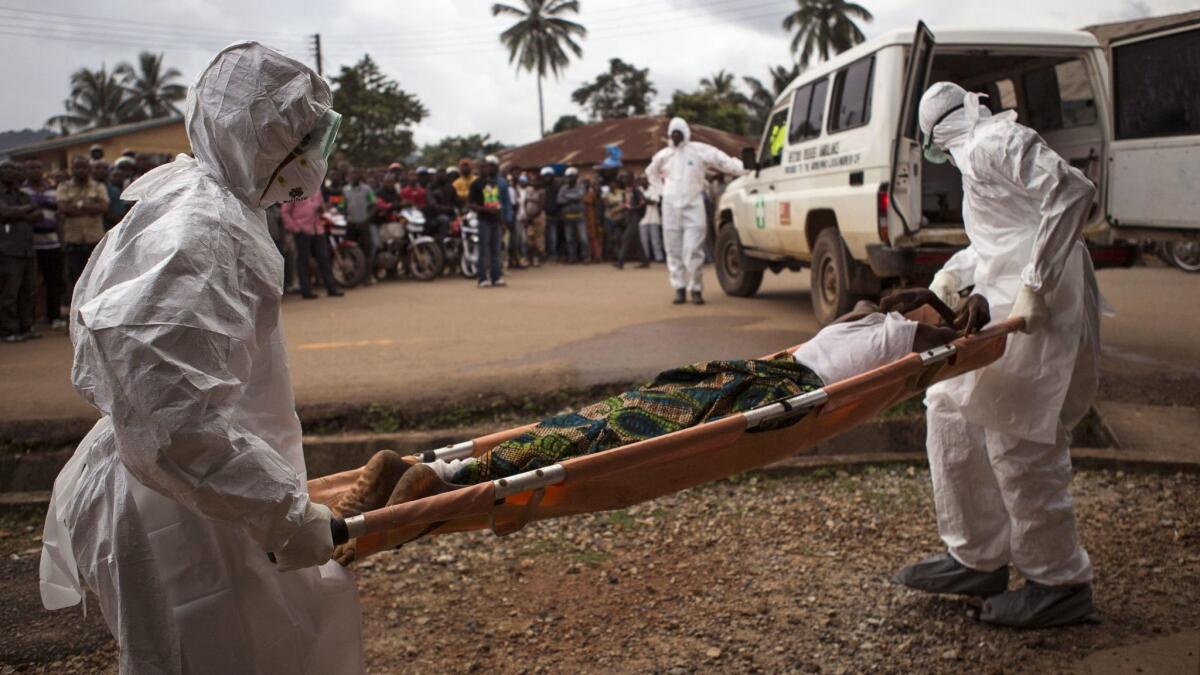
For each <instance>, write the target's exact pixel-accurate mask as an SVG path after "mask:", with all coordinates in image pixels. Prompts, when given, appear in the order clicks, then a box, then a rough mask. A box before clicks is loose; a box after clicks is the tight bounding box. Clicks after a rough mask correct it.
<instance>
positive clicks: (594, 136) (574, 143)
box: [496, 115, 755, 174]
mask: <svg viewBox="0 0 1200 675" xmlns="http://www.w3.org/2000/svg"><path fill="white" fill-rule="evenodd" d="M668 122H670V120H669V119H668V118H666V117H661V116H658V115H640V116H637V117H622V118H616V119H609V120H601V121H599V122H594V123H592V124H588V125H585V126H582V127H579V128H576V129H570V130H568V131H561V132H559V133H557V134H551V135H550V136H547V137H545V138H543V139H541V140H539V141H534V142H533V143H528V144H526V145H522V146H519V147H516V148H509V149H508V150H504V151H502V152H499V153H496V154H497V156H498V157H499V158H500V163H501V164H502V165H503V166H505V167H513V168H515V169H519V170H524V171H536V170H538V169H539V168H541V167H543V166H547V165H550V164H565V165H568V166H574V167H577V168H578V169H579V171H580V173H581V174H588V173H594V172H595V166H596V165H597V164H599V163H600V162H602V161H604V159H605V156H606V153H605V146H607V145H616V146H617V147H618V148H620V149H621V162H622V164H623V168H625V169H629V170H632V171H633V172H634V173H640V172H642V171H645V169H646V166H647V165H649V164H650V160H651V159H652V158H653V157H654V153H656V152H658V151H659V150H661V149H662V148H664V147H666V145H667V124H668ZM691 130H692V140H696V141H700V142H701V143H708V144H710V145H713V146H715V147H717V148H719V149H720V150H721V151H722V152H725V153H726V154H728V155H730V156H731V157H739V156H740V155H741V152H742V148H744V147H749V146H753V145H755V141H754V140H753V139H750V138H747V137H745V136H739V135H738V134H731V133H728V132H725V131H720V130H718V129H713V128H712V127H706V126H700V125H696V124H693V125H691Z"/></svg>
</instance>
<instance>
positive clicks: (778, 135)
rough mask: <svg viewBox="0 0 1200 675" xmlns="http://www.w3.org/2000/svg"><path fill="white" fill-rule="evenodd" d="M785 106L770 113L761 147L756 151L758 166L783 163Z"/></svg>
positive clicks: (785, 125)
mask: <svg viewBox="0 0 1200 675" xmlns="http://www.w3.org/2000/svg"><path fill="white" fill-rule="evenodd" d="M787 114H788V109H787V108H780V109H779V110H776V111H775V113H774V114H772V115H771V121H770V123H768V124H767V128H766V133H764V134H763V142H762V148H760V149H759V152H758V166H759V168H762V169H766V168H768V167H772V166H779V165H780V164H782V163H783V148H784V147H785V146H786V145H787V134H788V128H787Z"/></svg>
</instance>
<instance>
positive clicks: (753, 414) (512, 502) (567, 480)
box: [308, 319, 1021, 560]
mask: <svg viewBox="0 0 1200 675" xmlns="http://www.w3.org/2000/svg"><path fill="white" fill-rule="evenodd" d="M1020 321H1021V320H1020V319H1016V320H1009V321H1005V322H1001V323H998V324H996V325H993V326H991V327H989V328H987V329H985V330H983V331H981V332H979V333H976V334H975V335H972V336H969V337H964V338H959V339H957V340H955V341H954V342H951V343H950V344H947V345H944V346H942V347H937V348H935V349H932V350H929V351H926V352H921V353H912V354H909V355H908V356H906V357H904V358H902V359H900V360H898V361H894V362H892V363H890V364H887V365H885V366H881V367H879V368H876V369H874V370H872V371H869V372H867V373H863V374H861V375H858V376H856V377H852V378H850V379H847V380H843V381H841V382H835V383H833V384H830V385H827V386H826V387H824V388H822V389H818V390H816V391H812V392H809V393H806V394H801V395H798V396H795V397H792V398H790V399H786V400H782V401H777V402H774V403H770V404H767V405H764V406H762V407H759V408H756V409H754V410H750V411H748V412H745V413H738V414H734V415H729V416H727V417H723V418H720V419H717V420H713V421H710V422H706V423H704V424H701V425H698V426H695V427H691V428H688V429H683V430H680V431H676V432H674V433H670V434H666V435H664V436H659V437H656V438H652V439H648V440H645V441H640V442H638V443H633V444H630V445H626V446H622V447H619V448H613V449H611V450H606V451H604V452H599V453H595V454H591V455H583V456H580V457H574V458H571V459H567V460H564V461H562V462H560V463H558V464H554V465H552V466H548V467H545V468H542V469H536V470H534V471H528V472H525V473H521V474H517V475H515V476H510V477H507V478H500V479H497V480H492V481H487V482H483V483H479V484H477V485H469V486H464V487H462V488H459V489H456V490H453V491H450V492H445V493H442V494H437V495H433V496H429V497H424V498H421V499H415V500H412V501H409V502H405V503H402V504H396V505H393V506H388V507H385V508H381V509H377V510H374V511H369V512H367V513H364V514H362V515H358V516H352V517H349V518H346V519H344V520H342V519H335V521H334V539H335V543H337V544H341V543H345V542H346V541H347V540H349V539H355V540H356V542H355V546H356V554H355V557H356V558H357V559H360V560H361V559H362V558H363V557H365V556H368V555H371V554H373V553H377V552H379V551H383V550H386V549H390V548H394V547H396V546H399V545H402V544H404V543H407V542H408V541H411V540H413V539H415V538H417V537H419V536H424V535H427V534H445V533H449V532H462V531H467V530H480V529H485V528H487V529H491V530H492V531H493V532H494V533H495V534H497V535H499V536H503V535H506V534H511V533H513V532H516V531H517V530H520V529H521V528H522V527H524V526H525V525H526V524H528V523H529V522H530V521H534V520H542V519H545V518H557V517H560V516H570V515H575V514H579V513H590V512H594V511H606V510H610V509H618V508H624V507H627V506H630V505H633V504H637V503H640V502H645V501H649V500H651V499H654V498H656V497H660V496H662V495H666V494H671V493H674V492H678V491H680V490H684V489H687V488H690V487H694V486H696V485H701V484H703V483H708V482H711V481H715V480H719V479H721V478H727V477H729V476H733V475H735V474H738V473H741V472H743V471H747V470H750V469H754V468H758V467H763V466H766V465H768V464H771V463H773V462H777V461H780V460H782V459H786V458H788V457H791V456H793V455H796V454H798V453H800V452H803V451H805V450H809V449H811V448H812V447H813V446H815V445H816V444H817V443H820V442H821V441H823V440H825V439H827V438H831V437H833V436H837V435H838V434H841V433H842V432H845V431H847V430H849V429H851V428H853V427H855V426H858V425H859V424H862V423H863V422H865V421H867V420H869V419H871V418H872V417H874V416H875V415H877V414H879V413H880V412H882V411H883V410H886V409H887V408H889V407H890V406H892V405H895V404H896V403H899V402H900V401H903V400H904V399H907V398H910V397H912V396H915V395H917V394H919V393H921V392H923V391H924V390H925V388H926V387H928V386H929V385H931V384H933V383H934V382H939V381H941V380H945V379H948V378H952V377H956V376H958V375H962V374H963V373H966V372H968V371H971V370H975V369H977V368H981V367H983V366H986V365H988V364H990V363H992V362H993V361H995V360H996V359H998V358H1000V356H1001V355H1003V354H1004V349H1005V345H1006V344H1007V339H1008V335H1009V333H1011V332H1013V331H1014V330H1015V329H1017V328H1018V327H1019V325H1020ZM796 349H797V347H792V348H791V349H789V350H787V351H789V352H793V351H795V350H796ZM789 418H791V419H796V418H798V421H796V422H794V423H792V424H790V425H789V426H785V427H782V428H778V429H773V430H764V431H759V432H755V433H748V432H752V431H754V429H755V428H756V427H760V426H762V425H764V424H765V423H768V422H772V423H778V422H780V421H784V420H788V419H789ZM533 426H535V425H526V426H522V427H517V428H514V429H509V430H507V431H500V432H497V433H494V434H489V435H487V436H482V437H480V438H476V439H474V440H471V441H466V442H463V443H459V444H456V445H452V446H447V447H444V448H441V449H438V450H434V451H430V452H426V453H421V454H420V455H419V458H420V460H421V461H425V462H430V461H435V460H438V459H443V460H451V459H462V458H466V457H478V456H480V455H482V454H484V453H486V452H487V451H489V450H491V449H492V448H494V447H495V446H496V445H498V444H500V443H502V442H504V441H506V440H508V439H511V438H514V437H516V436H517V435H519V434H521V433H523V432H524V431H526V430H528V429H531V428H532V427H533ZM360 471H361V469H354V470H351V471H344V472H342V473H338V474H334V475H331V476H326V477H324V478H317V479H313V480H311V481H309V483H308V487H309V494H310V496H311V497H312V499H313V500H314V501H317V502H319V503H324V504H332V503H333V502H334V500H336V498H337V497H338V495H340V494H341V492H342V491H344V490H347V489H349V488H350V487H351V486H352V485H353V484H354V482H355V480H356V479H357V478H358V476H359V472H360Z"/></svg>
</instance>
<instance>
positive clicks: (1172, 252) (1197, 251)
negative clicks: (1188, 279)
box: [1165, 239, 1200, 272]
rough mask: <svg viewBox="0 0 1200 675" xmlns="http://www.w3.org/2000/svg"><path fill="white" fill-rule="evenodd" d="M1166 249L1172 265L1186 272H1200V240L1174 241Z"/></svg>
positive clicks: (1168, 259)
mask: <svg viewBox="0 0 1200 675" xmlns="http://www.w3.org/2000/svg"><path fill="white" fill-rule="evenodd" d="M1165 249H1166V251H1165V252H1166V254H1167V261H1168V262H1170V263H1171V264H1172V265H1174V266H1176V267H1178V268H1179V269H1181V270H1183V271H1184V272H1200V240H1196V239H1188V240H1185V241H1172V242H1170V243H1168V244H1167V245H1166V246H1165Z"/></svg>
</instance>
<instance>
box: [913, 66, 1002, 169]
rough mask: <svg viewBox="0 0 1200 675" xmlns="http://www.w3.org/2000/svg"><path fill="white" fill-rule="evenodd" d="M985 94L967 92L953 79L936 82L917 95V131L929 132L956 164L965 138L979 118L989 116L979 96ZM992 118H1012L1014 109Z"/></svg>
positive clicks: (934, 142) (936, 143)
mask: <svg viewBox="0 0 1200 675" xmlns="http://www.w3.org/2000/svg"><path fill="white" fill-rule="evenodd" d="M984 96H985V94H978V93H975V92H969V91H967V90H965V89H963V88H962V87H960V86H958V85H957V84H954V83H953V82H936V83H934V84H933V85H932V86H930V87H929V89H926V90H925V93H924V94H923V95H922V96H921V105H920V108H919V109H918V120H919V122H920V125H921V133H923V134H925V135H926V136H929V135H930V134H932V139H933V144H934V145H936V146H938V147H941V148H944V149H945V150H947V151H949V152H950V153H951V154H952V155H954V156H955V160H954V161H955V162H956V163H957V164H958V165H959V167H960V168H961V167H963V166H964V163H965V162H964V159H963V157H962V156H961V154H962V151H963V148H964V146H965V145H966V142H967V139H968V138H969V137H970V135H971V132H972V131H974V129H975V127H976V126H977V125H978V124H979V122H980V120H987V119H989V118H992V117H993V115H992V112H991V111H990V110H988V108H987V106H985V105H983V104H981V103H980V102H979V100H980V99H981V98H983V97H984ZM994 117H995V120H996V121H1015V120H1016V113H1015V112H1014V111H1008V112H1005V113H1001V114H999V115H996V116H994Z"/></svg>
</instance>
